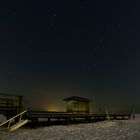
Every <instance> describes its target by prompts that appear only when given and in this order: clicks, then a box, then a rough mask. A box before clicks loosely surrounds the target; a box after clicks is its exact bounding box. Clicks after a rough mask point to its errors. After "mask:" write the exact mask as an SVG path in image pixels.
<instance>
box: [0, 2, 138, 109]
mask: <svg viewBox="0 0 140 140" xmlns="http://www.w3.org/2000/svg"><path fill="white" fill-rule="evenodd" d="M139 5H140V2H139V1H137V2H134V1H133V2H132V1H129V0H127V1H125V0H121V1H120V2H119V1H112V0H94V1H90V0H80V1H74V2H72V1H58V0H20V1H11V0H5V1H1V2H0V77H1V78H0V92H1V93H10V94H20V95H23V96H24V98H25V99H26V100H27V102H28V104H29V106H30V107H31V108H33V109H42V110H57V111H58V110H60V111H63V110H64V103H63V101H62V99H64V98H67V97H69V96H81V97H85V98H88V99H91V100H92V105H91V106H92V110H95V108H96V109H97V108H105V107H109V108H112V109H113V108H114V109H116V108H117V109H118V108H124V107H126V108H131V107H132V106H135V107H136V109H137V111H140V109H139V106H140V103H139V98H140V94H139V92H140V87H139V84H140V63H139V62H140V47H139V46H140V42H139V38H140V26H139V25H140V8H139Z"/></svg>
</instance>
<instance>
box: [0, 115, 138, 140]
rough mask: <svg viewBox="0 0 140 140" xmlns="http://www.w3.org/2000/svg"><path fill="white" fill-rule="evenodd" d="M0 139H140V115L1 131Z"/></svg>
mask: <svg viewBox="0 0 140 140" xmlns="http://www.w3.org/2000/svg"><path fill="white" fill-rule="evenodd" d="M0 140H140V115H138V116H136V119H130V120H114V121H102V122H97V123H87V124H77V125H64V126H62V125H60V126H49V127H42V128H37V129H29V128H28V129H25V128H21V129H19V130H17V131H15V132H7V131H0Z"/></svg>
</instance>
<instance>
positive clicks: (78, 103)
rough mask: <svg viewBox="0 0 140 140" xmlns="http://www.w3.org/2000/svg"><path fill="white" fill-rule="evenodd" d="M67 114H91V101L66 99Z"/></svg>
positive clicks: (75, 97) (74, 97)
mask: <svg viewBox="0 0 140 140" xmlns="http://www.w3.org/2000/svg"><path fill="white" fill-rule="evenodd" d="M64 101H66V112H67V113H89V102H90V100H89V99H86V98H82V97H77V96H72V97H69V98H66V99H64Z"/></svg>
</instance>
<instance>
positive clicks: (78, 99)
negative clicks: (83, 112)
mask: <svg viewBox="0 0 140 140" xmlns="http://www.w3.org/2000/svg"><path fill="white" fill-rule="evenodd" d="M63 100H64V101H71V100H75V101H84V102H89V101H90V100H89V99H86V98H82V97H77V96H71V97H68V98H65V99H63Z"/></svg>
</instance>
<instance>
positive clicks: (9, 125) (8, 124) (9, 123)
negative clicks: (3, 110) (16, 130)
mask: <svg viewBox="0 0 140 140" xmlns="http://www.w3.org/2000/svg"><path fill="white" fill-rule="evenodd" d="M11 121H12V120H10V121H9V123H8V129H9V127H10V124H11Z"/></svg>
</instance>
